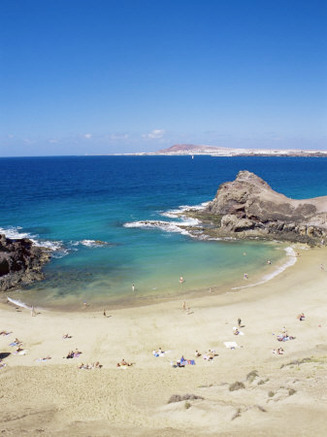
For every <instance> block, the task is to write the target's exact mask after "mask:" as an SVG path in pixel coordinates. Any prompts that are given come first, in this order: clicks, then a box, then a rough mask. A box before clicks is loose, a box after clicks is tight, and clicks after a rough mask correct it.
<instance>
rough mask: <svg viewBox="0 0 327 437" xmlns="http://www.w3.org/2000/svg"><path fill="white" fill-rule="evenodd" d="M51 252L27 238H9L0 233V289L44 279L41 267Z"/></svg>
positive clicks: (47, 260) (3, 289)
mask: <svg viewBox="0 0 327 437" xmlns="http://www.w3.org/2000/svg"><path fill="white" fill-rule="evenodd" d="M50 258H51V252H50V250H49V249H47V248H44V247H39V246H35V244H34V243H33V241H31V240H29V239H28V238H21V239H10V238H6V236H5V235H3V234H1V235H0V290H1V291H7V290H10V289H13V288H15V287H17V286H22V285H27V284H30V283H32V282H34V281H41V280H42V279H44V275H43V273H42V268H43V266H44V264H46V263H47V262H49V261H50Z"/></svg>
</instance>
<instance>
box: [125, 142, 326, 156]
mask: <svg viewBox="0 0 327 437" xmlns="http://www.w3.org/2000/svg"><path fill="white" fill-rule="evenodd" d="M131 155H155V156H158V155H164V156H188V155H189V156H195V155H210V156H225V157H226V156H298V157H300V156H303V157H310V156H311V157H327V150H301V149H274V148H271V149H260V148H258V149H257V148H247V149H243V148H229V147H214V146H206V145H195V144H175V145H173V146H171V147H168V148H167V149H161V150H158V151H157V152H141V153H131Z"/></svg>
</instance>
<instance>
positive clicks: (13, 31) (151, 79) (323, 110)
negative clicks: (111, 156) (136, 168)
mask: <svg viewBox="0 0 327 437" xmlns="http://www.w3.org/2000/svg"><path fill="white" fill-rule="evenodd" d="M0 11H1V14H0V35H1V38H0V80H1V82H0V83H1V87H0V156H33V155H69V154H71V155H75V154H77V155H83V154H86V153H90V154H105V153H125V152H140V151H156V150H158V149H160V148H165V147H169V146H171V145H173V144H176V143H192V144H208V145H214V146H224V147H261V148H281V149H283V148H306V149H327V2H326V1H325V0H307V1H301V0H296V1H295V0H294V1H293V0H287V1H285V0H274V1H270V0H260V1H259V0H234V1H233V0H188V1H185V0H2V1H1V5H0Z"/></svg>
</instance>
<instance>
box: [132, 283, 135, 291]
mask: <svg viewBox="0 0 327 437" xmlns="http://www.w3.org/2000/svg"><path fill="white" fill-rule="evenodd" d="M132 290H133V291H135V284H134V282H133V284H132Z"/></svg>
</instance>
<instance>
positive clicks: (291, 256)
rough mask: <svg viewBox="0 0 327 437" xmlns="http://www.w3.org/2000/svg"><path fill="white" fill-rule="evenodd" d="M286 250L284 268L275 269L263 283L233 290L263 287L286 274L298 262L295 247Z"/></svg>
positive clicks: (263, 279) (265, 277) (264, 278)
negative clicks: (280, 275)
mask: <svg viewBox="0 0 327 437" xmlns="http://www.w3.org/2000/svg"><path fill="white" fill-rule="evenodd" d="M284 250H285V252H286V256H287V259H286V262H285V263H284V264H283V265H282V266H280V267H278V268H277V269H275V270H274V271H273V272H272V273H269V274H268V275H265V276H264V277H263V278H262V280H261V281H259V282H256V283H255V284H249V285H242V286H241V287H233V288H232V290H240V289H243V288H250V287H255V286H257V285H262V284H264V283H265V282H268V281H270V280H271V279H273V278H275V277H276V276H278V275H279V274H280V273H282V272H284V271H285V270H286V269H287V268H289V267H291V266H293V265H294V264H295V263H296V261H297V257H296V253H295V252H294V249H293V247H291V246H289V247H286V248H285V249H284Z"/></svg>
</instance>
